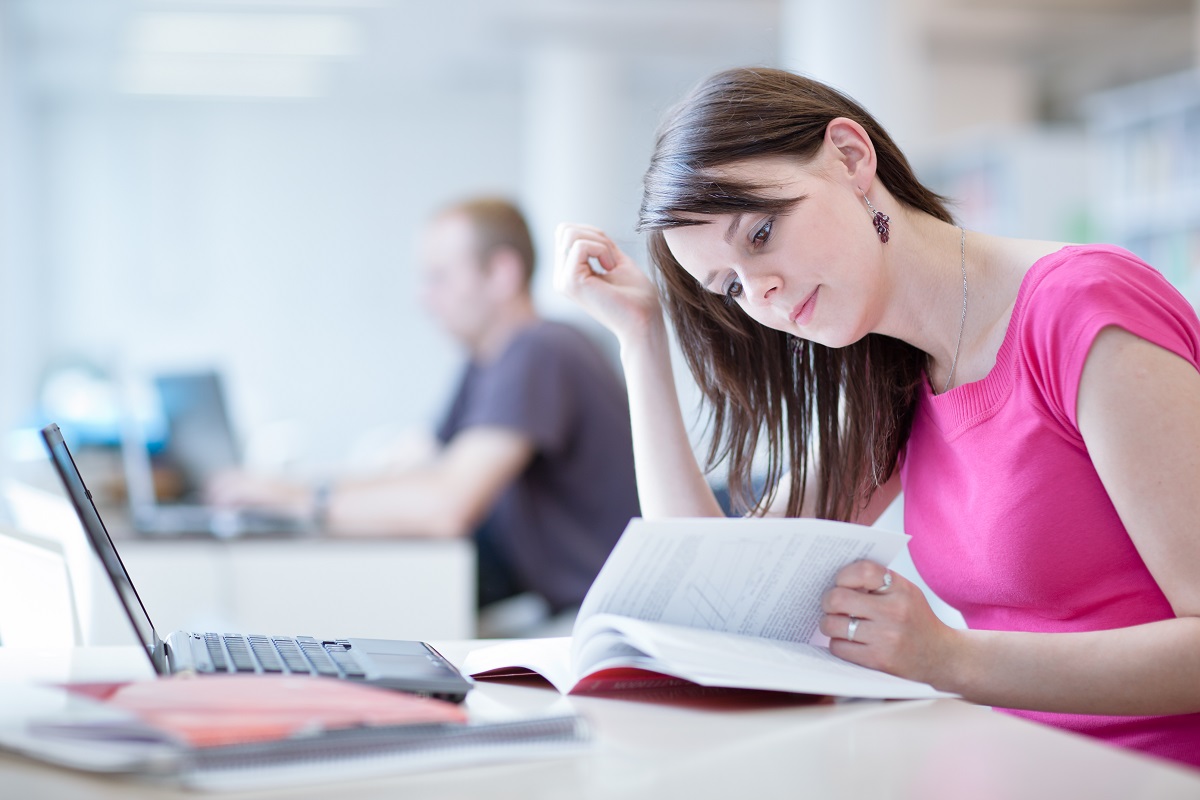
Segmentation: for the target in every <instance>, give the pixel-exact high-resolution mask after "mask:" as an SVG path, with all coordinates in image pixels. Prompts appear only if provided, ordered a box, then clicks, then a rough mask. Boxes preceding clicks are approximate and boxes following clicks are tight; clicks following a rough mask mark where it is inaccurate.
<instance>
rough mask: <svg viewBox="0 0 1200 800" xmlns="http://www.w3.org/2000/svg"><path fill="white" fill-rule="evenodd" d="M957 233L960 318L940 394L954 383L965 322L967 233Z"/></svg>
mask: <svg viewBox="0 0 1200 800" xmlns="http://www.w3.org/2000/svg"><path fill="white" fill-rule="evenodd" d="M958 233H959V236H958V252H959V264H960V265H961V267H962V281H963V301H962V316H960V317H959V319H958V341H956V342H955V343H954V358H953V359H951V361H950V374H948V375H947V376H946V385H945V386H943V387H942V394H945V393H946V392H948V391H950V384H952V383H953V382H954V370H955V368H956V367H957V366H958V351H959V349H960V348H961V347H962V339H963V327H964V326H965V325H966V322H967V231H966V229H964V228H963V227H962V226H961V225H960V226H959V228H958Z"/></svg>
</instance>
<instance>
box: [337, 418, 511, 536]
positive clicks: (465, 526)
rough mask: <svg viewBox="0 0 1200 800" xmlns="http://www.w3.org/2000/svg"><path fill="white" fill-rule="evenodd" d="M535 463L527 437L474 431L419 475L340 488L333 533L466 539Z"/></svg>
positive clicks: (414, 471)
mask: <svg viewBox="0 0 1200 800" xmlns="http://www.w3.org/2000/svg"><path fill="white" fill-rule="evenodd" d="M533 456H534V445H533V441H532V440H530V439H529V438H528V437H526V436H524V435H523V434H520V433H518V432H516V431H512V430H509V429H507V428H499V427H476V428H468V429H467V430H465V431H462V432H461V433H459V434H458V435H457V436H455V437H454V438H453V439H452V440H451V441H450V442H449V443H447V445H446V446H445V447H444V448H443V449H442V451H441V452H440V453H439V454H438V456H437V457H436V458H434V459H433V460H432V461H431V462H430V463H429V464H427V465H425V466H422V467H420V468H418V469H412V470H407V471H405V472H402V473H399V474H396V475H391V476H386V477H380V478H375V479H365V480H352V481H346V482H343V483H335V484H333V485H332V486H331V487H330V492H329V497H328V510H327V517H326V525H327V527H328V528H329V530H330V531H332V532H334V533H345V534H358V535H379V536H386V535H417V536H445V537H453V536H466V535H469V534H470V533H471V532H472V531H473V530H474V529H475V527H476V526H478V525H479V523H480V522H482V521H483V519H484V517H486V516H487V514H488V512H489V511H490V510H491V508H492V506H493V505H494V504H495V502H496V499H497V498H498V497H499V496H500V493H501V492H503V491H504V489H505V488H507V487H508V486H509V485H510V484H511V483H512V482H513V481H514V480H516V478H517V476H518V475H520V474H521V472H522V471H524V469H525V468H526V467H527V466H529V463H530V461H532V460H533Z"/></svg>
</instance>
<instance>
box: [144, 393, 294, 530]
mask: <svg viewBox="0 0 1200 800" xmlns="http://www.w3.org/2000/svg"><path fill="white" fill-rule="evenodd" d="M154 388H155V389H156V391H157V393H158V396H159V399H160V401H161V405H162V410H163V415H164V417H165V422H166V437H165V439H166V444H165V446H164V447H163V449H162V451H161V452H159V453H158V454H157V457H158V458H159V459H160V460H161V461H162V463H163V465H164V466H167V467H169V468H170V469H171V470H172V472H173V474H174V475H176V476H178V479H179V481H180V491H179V493H178V496H177V497H174V498H172V499H171V500H170V501H165V500H164V499H163V498H160V497H159V496H158V492H157V491H156V489H155V483H154V468H153V463H152V460H151V456H150V445H149V442H147V440H146V436H145V434H144V432H143V430H142V427H141V425H140V424H139V423H138V421H137V420H136V419H135V415H134V414H132V413H127V414H125V419H124V420H123V423H122V426H121V461H122V465H123V469H124V472H125V485H126V495H127V498H128V501H129V515H130V519H131V521H132V523H133V528H134V530H136V531H137V532H138V533H144V534H155V535H161V534H180V533H210V534H214V535H217V536H241V535H245V534H263V533H285V534H286V533H298V532H304V531H307V530H311V528H312V525H311V523H310V522H308V521H307V520H300V519H297V518H295V517H291V516H288V515H286V514H283V513H279V512H272V511H267V510H262V509H229V508H216V507H213V506H209V505H206V504H205V503H204V502H203V494H204V487H205V485H206V484H207V482H208V480H209V478H210V477H211V476H213V475H215V474H217V473H219V472H221V471H224V470H230V469H236V468H237V467H239V466H240V465H241V454H240V452H239V448H238V445H237V439H236V438H235V436H234V434H233V427H232V426H231V425H230V423H229V413H228V410H227V406H226V403H225V395H224V390H223V387H222V385H221V378H220V375H218V374H217V373H216V372H214V371H211V370H205V371H197V372H180V373H174V374H164V375H158V376H156V377H155V378H154Z"/></svg>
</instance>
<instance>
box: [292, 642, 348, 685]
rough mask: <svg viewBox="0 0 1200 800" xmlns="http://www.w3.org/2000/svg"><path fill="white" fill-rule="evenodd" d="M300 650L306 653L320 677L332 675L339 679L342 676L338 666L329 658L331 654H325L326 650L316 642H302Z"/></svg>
mask: <svg viewBox="0 0 1200 800" xmlns="http://www.w3.org/2000/svg"><path fill="white" fill-rule="evenodd" d="M300 649H301V650H303V651H304V655H306V656H308V660H309V661H311V662H312V665H313V666H314V667H316V668H317V673H318V674H319V675H330V676H333V677H338V676H340V675H341V673H340V672H338V668H337V665H336V664H334V663H333V660H332V659H330V658H329V654H328V653H326V652H325V648H323V647H321V645H319V644H317V643H316V642H300Z"/></svg>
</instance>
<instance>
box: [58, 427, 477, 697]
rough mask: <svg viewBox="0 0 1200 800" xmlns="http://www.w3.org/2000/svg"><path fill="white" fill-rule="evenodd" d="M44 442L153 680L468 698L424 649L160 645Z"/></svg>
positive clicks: (305, 643) (183, 634) (273, 643)
mask: <svg viewBox="0 0 1200 800" xmlns="http://www.w3.org/2000/svg"><path fill="white" fill-rule="evenodd" d="M42 438H43V439H44V440H45V442H46V446H47V448H49V450H50V460H51V461H52V462H53V463H54V467H55V469H56V470H57V471H58V475H59V477H60V478H61V479H62V482H63V486H64V487H65V488H66V491H67V495H68V496H69V497H70V499H71V504H72V505H73V506H74V507H75V512H76V513H77V514H78V515H79V521H80V522H81V523H82V525H83V530H84V532H85V533H86V534H87V538H88V541H89V542H90V544H91V546H92V549H94V550H95V551H96V555H98V556H99V557H100V562H101V563H102V564H103V566H104V572H105V573H106V574H107V575H108V577H109V579H110V580H111V581H112V584H113V588H115V589H116V592H117V596H118V598H119V599H120V601H121V605H122V606H124V608H125V612H126V613H127V614H128V615H129V621H130V622H131V623H132V624H133V628H134V630H135V631H136V632H137V635H138V638H139V639H140V640H141V641H142V644H143V645H145V647H146V654H147V655H148V656H149V657H150V663H151V664H152V665H153V666H154V670H155V671H156V672H157V673H158V674H160V675H167V674H172V673H177V672H197V673H213V674H218V673H224V674H236V673H243V674H244V673H279V674H292V675H295V674H302V675H323V676H327V677H330V678H343V679H346V680H352V681H358V682H360V683H367V684H371V685H374V686H380V687H383V688H387V689H399V690H402V691H407V692H413V693H416V694H421V695H426V696H429V697H437V698H442V699H446V700H453V701H455V702H458V701H461V700H462V699H463V698H464V697H466V694H467V692H468V691H469V690H470V688H471V682H470V681H469V680H468V679H467V678H464V677H463V676H462V675H461V674H460V673H459V671H458V670H457V669H455V667H454V665H453V664H451V663H450V662H449V661H448V660H446V658H445V657H444V656H442V655H441V654H440V653H438V652H437V651H436V650H434V649H433V648H432V647H430V646H429V645H427V644H425V643H424V642H417V641H405V640H396V639H357V638H348V639H339V638H322V637H318V636H267V635H243V634H235V633H216V632H203V633H193V632H189V631H173V632H171V633H170V634H168V635H167V636H166V637H165V639H164V638H160V637H159V635H158V631H157V630H156V629H155V627H154V624H153V623H152V622H151V621H150V615H149V614H148V613H146V607H145V605H144V604H143V603H142V600H141V598H140V597H139V596H138V593H137V590H136V589H135V588H134V586H133V579H132V578H130V576H129V573H128V572H126V571H125V565H124V564H122V563H121V557H120V556H119V555H118V554H117V549H116V547H115V546H113V542H112V539H111V538H110V537H109V535H108V531H107V530H106V529H105V527H104V522H103V521H102V520H101V519H100V514H99V512H98V511H97V510H96V505H95V503H93V502H92V494H91V492H89V491H88V488H87V486H85V485H84V482H83V478H82V477H81V476H80V474H79V470H78V468H77V467H76V466H75V460H74V459H73V458H72V457H71V453H70V451H69V450H68V449H67V445H66V442H64V441H63V437H62V432H61V431H60V430H59V428H58V426H57V425H48V426H47V427H45V428H43V429H42Z"/></svg>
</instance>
